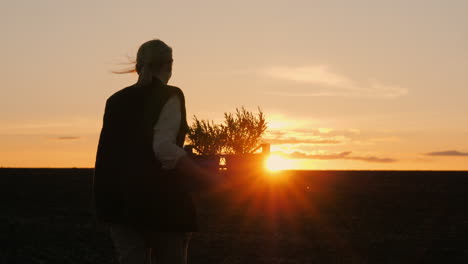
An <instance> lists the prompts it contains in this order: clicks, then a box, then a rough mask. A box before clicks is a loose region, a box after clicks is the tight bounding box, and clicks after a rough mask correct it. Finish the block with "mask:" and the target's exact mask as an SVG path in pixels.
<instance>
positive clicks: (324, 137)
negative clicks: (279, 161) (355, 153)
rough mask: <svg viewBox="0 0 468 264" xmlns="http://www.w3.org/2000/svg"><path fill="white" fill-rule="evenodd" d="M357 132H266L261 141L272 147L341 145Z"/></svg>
mask: <svg viewBox="0 0 468 264" xmlns="http://www.w3.org/2000/svg"><path fill="white" fill-rule="evenodd" d="M355 135H357V132H355V131H353V132H351V131H348V130H334V129H331V128H318V129H280V130H269V131H267V133H266V135H265V137H264V138H263V141H265V142H266V143H270V144H272V145H284V144H342V143H344V142H348V141H350V137H351V136H355Z"/></svg>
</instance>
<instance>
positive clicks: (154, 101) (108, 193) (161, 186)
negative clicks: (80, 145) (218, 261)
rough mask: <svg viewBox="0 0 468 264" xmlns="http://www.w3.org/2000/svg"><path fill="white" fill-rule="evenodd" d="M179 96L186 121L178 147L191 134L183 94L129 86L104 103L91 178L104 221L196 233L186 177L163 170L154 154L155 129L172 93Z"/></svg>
mask: <svg viewBox="0 0 468 264" xmlns="http://www.w3.org/2000/svg"><path fill="white" fill-rule="evenodd" d="M174 94H175V95H177V96H179V99H180V102H181V113H182V115H181V116H182V121H181V125H180V129H179V132H178V135H177V145H178V146H180V147H182V146H183V143H184V139H185V134H186V133H187V131H188V125H187V121H186V111H185V99H184V94H183V92H182V91H181V90H180V89H179V88H177V87H173V86H168V85H164V84H163V83H162V82H161V81H159V80H156V81H153V83H151V84H149V85H145V86H140V85H136V84H135V85H132V86H129V87H126V88H124V89H122V90H120V91H118V92H116V93H114V94H113V95H112V96H110V97H109V98H108V99H107V101H106V107H105V111H104V118H103V126H102V130H101V134H100V137H99V144H98V148H97V154H96V163H95V170H94V177H93V194H94V206H95V209H96V215H97V218H98V220H99V221H100V222H108V223H109V222H110V223H121V224H126V225H130V226H134V227H137V228H142V229H145V230H153V231H197V229H198V227H197V222H196V213H195V207H194V204H193V201H192V198H191V195H190V192H189V186H188V185H187V184H188V182H189V179H187V176H184V175H180V174H178V173H176V171H175V170H162V168H161V163H160V162H159V161H158V160H157V159H156V157H155V155H154V151H153V146H152V145H153V144H152V143H153V127H154V125H155V124H156V122H157V120H158V117H159V113H160V112H161V109H162V107H163V106H164V104H165V103H166V101H167V100H168V99H169V97H170V96H172V95H174Z"/></svg>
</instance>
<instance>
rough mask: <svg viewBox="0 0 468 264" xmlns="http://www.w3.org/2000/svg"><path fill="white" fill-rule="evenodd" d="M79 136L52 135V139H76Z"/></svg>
mask: <svg viewBox="0 0 468 264" xmlns="http://www.w3.org/2000/svg"><path fill="white" fill-rule="evenodd" d="M80 138H81V137H75V136H63V137H53V138H52V139H57V140H78V139H80Z"/></svg>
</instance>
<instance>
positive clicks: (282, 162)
mask: <svg viewBox="0 0 468 264" xmlns="http://www.w3.org/2000/svg"><path fill="white" fill-rule="evenodd" d="M265 168H266V169H267V170H269V171H280V170H291V169H293V164H292V160H290V159H287V158H285V157H282V156H280V155H275V154H273V155H270V156H269V157H268V158H267V159H266V161H265Z"/></svg>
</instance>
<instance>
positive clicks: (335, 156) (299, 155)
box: [278, 151, 397, 163]
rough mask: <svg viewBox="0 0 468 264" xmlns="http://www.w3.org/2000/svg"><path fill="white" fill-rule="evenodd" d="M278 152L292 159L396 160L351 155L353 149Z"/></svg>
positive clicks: (385, 161)
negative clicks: (342, 150)
mask: <svg viewBox="0 0 468 264" xmlns="http://www.w3.org/2000/svg"><path fill="white" fill-rule="evenodd" d="M278 154H280V155H283V156H286V157H288V158H292V159H319V160H334V159H345V160H359V161H365V162H377V163H391V162H396V161H397V160H396V159H393V158H379V157H375V156H351V154H352V152H351V151H344V152H339V153H332V154H308V153H304V152H300V151H294V152H292V153H283V152H278Z"/></svg>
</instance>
